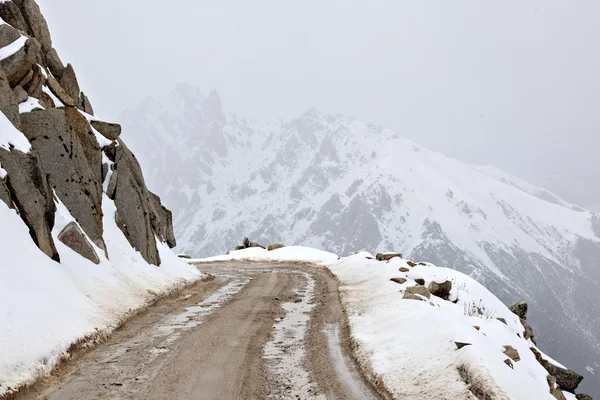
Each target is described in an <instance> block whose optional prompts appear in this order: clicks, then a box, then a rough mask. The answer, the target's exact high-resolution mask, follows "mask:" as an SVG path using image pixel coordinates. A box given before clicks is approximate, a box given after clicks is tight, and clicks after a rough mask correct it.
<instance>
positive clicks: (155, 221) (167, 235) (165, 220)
mask: <svg viewBox="0 0 600 400" xmlns="http://www.w3.org/2000/svg"><path fill="white" fill-rule="evenodd" d="M148 196H149V199H150V205H151V206H152V208H153V214H152V215H151V217H150V221H151V222H152V228H153V229H154V232H156V234H157V235H158V237H159V238H160V239H161V240H162V241H163V242H166V243H167V245H168V246H169V247H170V248H173V247H175V246H177V241H176V240H175V233H173V213H171V211H170V210H167V208H166V207H165V206H163V205H162V204H161V202H160V197H158V196H157V195H155V194H154V193H152V192H150V191H148Z"/></svg>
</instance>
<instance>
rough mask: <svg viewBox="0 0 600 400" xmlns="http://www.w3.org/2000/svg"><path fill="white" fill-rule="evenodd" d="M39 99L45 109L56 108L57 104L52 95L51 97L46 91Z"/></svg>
mask: <svg viewBox="0 0 600 400" xmlns="http://www.w3.org/2000/svg"><path fill="white" fill-rule="evenodd" d="M39 100H40V104H41V105H42V107H44V108H45V109H49V108H56V105H55V104H54V100H52V97H50V95H49V94H48V93H46V92H42V94H41V95H40V98H39Z"/></svg>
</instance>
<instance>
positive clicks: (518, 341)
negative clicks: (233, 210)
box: [188, 247, 570, 400]
mask: <svg viewBox="0 0 600 400" xmlns="http://www.w3.org/2000/svg"><path fill="white" fill-rule="evenodd" d="M286 249H287V250H286ZM372 258H373V256H372V255H371V254H369V253H358V254H355V255H352V256H349V257H344V258H341V259H340V258H339V257H338V256H336V255H334V254H331V253H326V252H323V251H320V250H315V249H310V248H306V247H288V248H282V249H278V250H274V251H270V252H269V251H266V250H263V249H260V248H258V249H257V248H251V249H246V250H240V251H234V252H231V253H229V254H228V255H225V256H218V257H211V258H205V259H200V260H188V261H189V262H209V261H224V260H250V261H289V260H294V261H307V262H315V263H320V264H321V265H323V266H325V267H327V268H328V269H329V270H330V271H331V272H332V273H333V274H335V275H336V276H337V277H338V279H339V280H340V289H339V290H340V295H341V300H342V303H343V307H344V309H345V310H346V312H347V315H348V319H349V324H350V331H351V335H352V338H353V340H354V341H355V344H356V348H355V353H354V356H355V357H356V358H357V360H358V362H359V363H360V364H361V365H362V366H363V367H365V368H366V369H367V370H369V371H370V372H371V373H372V374H373V375H374V377H375V378H376V379H378V380H379V381H380V382H381V383H382V384H383V385H384V387H385V388H386V389H387V390H388V391H389V392H390V393H391V394H392V395H393V396H394V397H396V398H409V399H412V398H414V399H417V398H427V399H434V398H435V399H455V398H460V399H475V397H474V396H473V394H472V392H471V391H470V390H469V384H471V385H476V386H478V387H480V388H482V389H483V390H484V391H487V392H488V393H494V394H495V396H496V397H494V398H497V399H540V400H542V399H547V400H552V399H554V398H553V397H552V395H551V394H550V392H549V388H548V383H547V381H546V376H547V375H548V374H547V372H546V370H545V369H544V368H543V367H542V366H541V365H540V364H539V363H538V362H537V361H536V359H535V356H534V354H533V353H532V352H531V350H530V347H533V346H534V345H533V343H532V342H531V341H530V340H525V339H524V328H523V326H522V325H521V323H520V321H519V318H518V317H517V316H516V315H514V314H513V313H512V312H511V311H510V310H509V309H508V308H507V307H506V306H505V305H504V304H503V303H502V302H501V301H500V300H499V299H498V298H497V297H495V296H494V295H493V294H492V293H491V292H490V291H489V290H487V289H486V288H485V287H484V286H482V285H481V284H479V283H478V282H476V281H475V280H473V279H472V278H470V277H468V276H467V275H464V274H462V273H460V272H458V271H455V270H452V269H447V268H439V267H436V266H434V265H432V264H426V265H417V266H414V267H411V266H410V265H408V263H407V262H406V260H403V259H401V258H393V259H392V260H390V261H388V262H380V261H376V260H374V259H372ZM400 268H407V269H408V272H400V271H399V269H400ZM391 278H405V279H406V280H407V281H406V282H405V283H404V284H398V283H395V282H392V281H390V279H391ZM415 279H423V280H424V281H425V286H428V285H429V284H430V283H431V282H437V283H443V282H445V281H446V280H449V281H451V282H452V291H451V293H450V297H449V300H443V299H441V298H439V297H436V296H433V295H432V296H431V299H430V300H428V301H419V300H404V299H402V296H403V294H404V290H405V289H406V288H407V287H409V286H414V285H416V282H415ZM477 308H479V309H480V310H481V311H480V312H477V311H476V310H477ZM497 318H503V319H504V320H506V324H504V323H503V322H501V321H500V320H498V319H497ZM475 327H478V328H479V329H477V328H475ZM455 342H465V343H469V344H470V345H469V346H466V347H463V348H462V349H460V350H459V349H457V346H456V345H455ZM504 346H512V347H514V348H515V349H516V350H517V351H518V353H519V356H520V358H521V360H520V361H513V362H512V364H513V368H511V367H509V366H508V365H506V364H505V363H504V361H505V360H506V359H508V356H507V355H506V354H504V351H505V348H504ZM544 357H545V358H547V359H549V358H548V357H547V356H545V355H544ZM557 365H559V364H558V363H557ZM460 370H462V371H466V374H468V380H469V383H466V382H465V380H466V379H465V378H464V376H465V373H464V372H463V376H461V373H460V372H459V371H460ZM565 395H566V393H565ZM567 398H570V397H568V396H567Z"/></svg>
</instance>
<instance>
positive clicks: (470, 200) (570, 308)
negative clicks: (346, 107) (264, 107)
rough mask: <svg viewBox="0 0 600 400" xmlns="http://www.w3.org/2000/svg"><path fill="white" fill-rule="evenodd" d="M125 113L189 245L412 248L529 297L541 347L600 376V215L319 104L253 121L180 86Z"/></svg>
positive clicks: (185, 247) (195, 250) (202, 250)
mask: <svg viewBox="0 0 600 400" xmlns="http://www.w3.org/2000/svg"><path fill="white" fill-rule="evenodd" d="M122 122H123V124H124V126H125V127H126V128H127V132H128V135H129V137H128V140H129V142H130V143H131V147H132V148H133V149H134V150H135V151H136V154H137V155H138V157H139V158H140V160H141V163H142V165H143V166H144V168H145V170H144V172H145V175H146V176H147V177H148V179H147V180H148V185H149V187H150V188H151V189H152V190H154V191H156V192H157V193H158V194H159V195H160V196H161V198H162V199H163V200H164V202H165V204H166V205H167V206H168V207H169V208H171V209H172V210H173V212H174V224H175V230H176V233H177V236H178V242H179V249H180V251H182V252H185V253H189V254H193V255H196V256H208V255H213V254H222V253H224V252H225V251H227V250H231V249H232V248H233V247H234V246H235V245H236V244H238V243H239V242H240V240H241V238H242V237H244V236H250V238H251V239H252V240H254V241H258V242H262V243H263V244H268V243H274V242H283V243H286V244H302V245H307V246H312V247H317V248H323V249H325V250H327V251H331V252H335V253H337V254H341V255H347V254H350V253H351V252H355V251H360V250H367V251H371V252H374V251H383V250H396V251H402V252H403V253H404V254H405V255H407V256H408V257H410V258H411V259H414V260H426V261H430V262H433V263H435V264H438V265H445V266H447V267H450V268H453V269H457V270H459V271H462V272H464V273H466V274H468V275H469V276H471V277H473V278H475V279H476V280H478V281H479V282H480V283H482V284H484V285H485V286H486V287H488V288H489V289H490V290H492V292H494V293H495V294H496V295H497V296H498V297H499V298H500V299H501V300H502V301H504V302H505V303H511V304H512V303H514V302H516V301H518V300H528V301H529V302H530V303H531V309H532V314H531V322H532V324H533V326H534V327H535V328H536V330H537V331H538V332H540V334H539V343H540V345H541V347H542V348H543V349H544V350H546V352H548V353H549V354H550V355H552V356H555V357H556V358H558V359H561V360H563V361H564V362H565V363H567V364H569V365H570V366H572V368H573V369H575V370H577V371H578V372H580V373H583V374H586V375H587V377H588V379H586V381H585V384H584V387H585V385H589V384H590V382H596V381H597V380H598V379H597V378H595V377H594V375H593V374H598V373H600V361H599V360H600V345H599V342H600V334H599V332H600V313H598V311H597V310H596V307H595V304H598V302H600V217H599V216H597V215H594V214H592V213H591V212H588V211H584V210H582V209H580V208H579V207H576V206H574V205H571V204H568V203H567V202H565V201H563V200H561V199H559V198H557V197H556V196H554V195H552V194H551V193H549V192H547V191H545V190H543V189H540V188H536V187H533V186H531V185H529V184H527V183H526V182H523V181H521V180H519V179H517V178H514V177H511V176H510V175H508V174H505V173H503V172H501V171H498V170H495V169H493V168H489V167H479V166H472V165H468V164H465V163H462V162H460V161H458V160H455V159H451V158H448V157H446V156H443V155H441V154H439V153H435V152H432V151H429V150H427V149H425V148H423V147H421V146H419V145H417V144H415V143H413V142H411V141H409V140H407V139H405V138H403V137H402V136H401V135H400V134H398V133H396V132H392V131H390V130H388V129H385V128H383V127H381V126H377V125H373V124H367V123H363V122H361V121H357V120H355V119H354V118H350V117H345V116H339V115H327V114H323V113H320V112H319V111H317V110H309V111H307V112H306V113H305V114H303V115H302V116H300V117H298V118H296V119H293V120H290V121H267V122H264V121H263V122H254V121H246V120H244V119H243V118H240V117H238V116H236V115H234V114H230V113H226V112H224V111H223V109H222V106H221V101H220V98H219V96H218V94H217V93H216V92H214V91H213V92H211V93H210V94H209V95H204V94H202V93H201V92H199V91H198V90H197V89H194V88H192V87H189V86H186V85H180V86H179V87H178V88H177V89H176V90H175V91H174V92H173V93H171V94H170V95H168V96H165V97H164V98H162V99H148V100H147V101H146V102H144V103H143V104H141V105H140V106H138V107H137V108H135V109H132V110H129V111H127V112H126V113H124V115H123V118H122ZM595 384H596V388H595V390H596V393H597V394H598V395H600V389H599V388H598V384H597V383H595ZM588 391H591V390H588Z"/></svg>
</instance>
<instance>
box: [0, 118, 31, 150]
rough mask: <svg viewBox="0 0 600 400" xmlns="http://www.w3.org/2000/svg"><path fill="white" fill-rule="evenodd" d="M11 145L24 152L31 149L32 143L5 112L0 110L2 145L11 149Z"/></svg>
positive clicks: (0, 138)
mask: <svg viewBox="0 0 600 400" xmlns="http://www.w3.org/2000/svg"><path fill="white" fill-rule="evenodd" d="M11 145H12V146H13V147H14V148H15V149H17V150H19V151H21V152H23V153H28V152H29V150H31V145H30V144H29V141H28V140H27V138H26V137H25V135H23V133H22V132H20V131H19V130H18V129H17V128H15V126H14V125H13V124H12V123H11V122H10V121H9V120H8V118H6V116H5V115H4V113H2V112H0V147H4V148H5V149H7V150H10V147H11Z"/></svg>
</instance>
